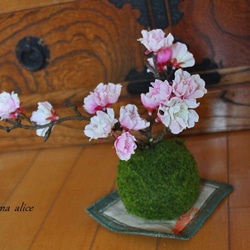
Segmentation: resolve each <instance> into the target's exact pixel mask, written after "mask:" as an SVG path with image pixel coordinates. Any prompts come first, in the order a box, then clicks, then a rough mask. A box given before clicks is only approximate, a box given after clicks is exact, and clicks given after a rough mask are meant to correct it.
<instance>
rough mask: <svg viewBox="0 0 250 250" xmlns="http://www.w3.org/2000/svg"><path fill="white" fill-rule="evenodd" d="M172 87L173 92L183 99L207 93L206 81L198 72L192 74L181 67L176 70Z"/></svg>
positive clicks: (194, 97) (199, 96)
mask: <svg viewBox="0 0 250 250" xmlns="http://www.w3.org/2000/svg"><path fill="white" fill-rule="evenodd" d="M172 87H173V93H174V94H175V95H176V96H178V97H180V98H183V99H196V98H201V97H203V96H204V94H206V93H207V90H206V88H205V82H204V81H203V80H202V79H201V78H200V76H199V75H198V74H196V75H190V74H189V73H188V72H186V71H183V70H181V69H178V70H177V71H176V72H175V79H174V80H173V85H172Z"/></svg>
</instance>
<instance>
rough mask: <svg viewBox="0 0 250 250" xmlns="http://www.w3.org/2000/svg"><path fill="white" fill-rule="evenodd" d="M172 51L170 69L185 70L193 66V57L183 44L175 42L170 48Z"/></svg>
mask: <svg viewBox="0 0 250 250" xmlns="http://www.w3.org/2000/svg"><path fill="white" fill-rule="evenodd" d="M170 48H171V50H172V59H171V61H172V67H173V68H174V69H176V68H187V67H192V66H194V63H195V61H194V57H193V54H192V53H190V52H189V51H188V49H187V46H186V45H185V44H184V43H180V42H176V43H174V44H173V45H172V46H171V47H170Z"/></svg>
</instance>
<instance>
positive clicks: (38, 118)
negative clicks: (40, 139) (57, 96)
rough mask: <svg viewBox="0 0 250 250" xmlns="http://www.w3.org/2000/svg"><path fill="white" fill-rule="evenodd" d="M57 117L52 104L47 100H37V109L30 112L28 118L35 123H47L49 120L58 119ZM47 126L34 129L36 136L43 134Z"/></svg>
mask: <svg viewBox="0 0 250 250" xmlns="http://www.w3.org/2000/svg"><path fill="white" fill-rule="evenodd" d="M58 119H59V117H58V116H57V115H56V112H55V111H54V109H53V107H52V105H51V104H50V103H49V102H38V109H37V111H33V112H32V116H31V118H30V120H31V121H32V122H35V123H36V124H37V125H44V124H48V123H50V122H51V121H56V120H58ZM48 129H49V128H48V127H47V128H41V129H37V130H36V134H37V135H38V136H45V134H46V132H47V130H48Z"/></svg>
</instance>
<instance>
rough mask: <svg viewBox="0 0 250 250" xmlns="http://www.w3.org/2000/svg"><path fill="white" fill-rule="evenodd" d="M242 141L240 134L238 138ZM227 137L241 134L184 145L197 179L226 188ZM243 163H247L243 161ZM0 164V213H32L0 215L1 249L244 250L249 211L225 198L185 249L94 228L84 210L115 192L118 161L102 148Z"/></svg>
mask: <svg viewBox="0 0 250 250" xmlns="http://www.w3.org/2000/svg"><path fill="white" fill-rule="evenodd" d="M249 134H250V132H249V131H247V132H244V135H245V138H248V136H249ZM229 137H231V138H234V141H237V138H238V140H239V141H242V140H243V139H242V132H231V133H230V134H229V133H219V134H218V133H216V134H210V135H203V136H188V137H186V138H185V139H186V144H187V146H188V148H189V149H190V151H191V153H193V154H194V156H195V158H196V161H197V163H198V165H199V169H200V174H201V176H202V177H205V178H210V179H214V180H218V181H223V182H227V179H228V176H230V172H231V170H232V168H231V164H234V165H235V168H234V171H237V167H236V166H239V163H240V161H239V162H238V161H234V162H232V161H231V163H230V157H233V158H235V159H236V158H237V155H238V149H237V147H234V149H233V150H231V149H232V147H229V144H230V143H229V141H230V140H231V139H229ZM231 141H232V140H231ZM236 145H237V143H236ZM229 148H231V149H230V150H229ZM235 149H236V150H235ZM37 153H38V154H37ZM229 156H230V157H229ZM246 157H247V159H248V161H249V154H247V155H246ZM19 158H20V161H19V162H18V159H19ZM29 158H30V161H27V162H26V160H25V159H29ZM32 158H33V161H32V162H31V159H32ZM0 159H1V162H3V163H4V164H3V165H0V166H1V168H0V169H1V175H0V177H1V181H2V180H4V179H5V181H4V182H3V183H2V185H0V194H1V197H6V196H9V199H8V201H7V202H6V205H7V204H10V205H11V206H16V205H17V204H18V203H20V202H22V201H26V202H27V203H30V204H31V205H32V204H33V205H35V210H34V211H33V212H32V213H30V214H26V213H24V212H22V213H21V212H20V213H14V212H0V220H1V223H0V233H1V234H0V235H1V236H0V245H1V248H2V249H6V250H9V249H20V250H22V249H31V250H33V249H35V250H40V249H62V250H64V249H74V250H84V249H92V250H93V249H98V250H107V249H110V250H116V249H118V248H119V249H121V250H123V249H124V250H125V249H152V250H162V249H168V250H178V249H187V250H189V249H192V250H200V249H204V250H214V249H220V250H221V249H222V250H228V249H229V248H230V249H233V250H234V249H237V250H238V249H242V250H245V249H248V246H249V237H248V234H249V233H248V232H249V230H250V224H249V212H250V211H249V207H243V206H242V204H241V205H240V206H238V207H237V208H234V207H233V208H230V207H229V204H228V198H226V199H224V200H223V201H222V202H221V203H220V205H219V206H218V207H217V208H216V209H215V211H214V212H213V214H212V215H211V216H210V217H209V218H208V220H207V221H206V222H205V223H204V225H203V226H202V228H201V229H200V230H199V232H198V233H197V234H196V235H195V236H194V238H192V239H190V240H188V241H183V240H172V239H165V238H158V239H157V238H153V237H145V236H140V235H129V234H118V233H114V232H111V231H108V230H107V229H106V228H104V227H102V226H101V225H98V223H97V222H96V221H95V220H94V219H93V218H91V217H90V216H89V215H88V214H87V213H86V211H85V210H86V208H87V207H88V206H90V205H91V204H92V203H94V202H96V201H97V200H99V199H100V198H101V197H102V196H103V195H105V194H107V193H109V192H110V191H111V190H113V189H114V187H115V185H114V181H115V173H116V164H117V161H118V158H117V156H116V155H115V151H114V149H112V148H111V147H109V146H107V145H103V144H100V145H95V146H88V147H85V146H81V147H69V148H65V149H49V150H38V151H34V152H32V151H23V152H18V153H17V152H10V153H1V154H0ZM228 160H229V161H228ZM17 166H18V167H17ZM28 166H30V167H29V170H28V171H26V174H25V176H24V177H23V178H22V180H21V181H20V179H19V178H17V176H21V175H23V172H22V171H21V169H26V168H27V167H28ZM229 166H230V167H229ZM17 169H19V170H17ZM11 170H13V171H11ZM15 170H17V173H16V172H15ZM21 172H22V173H21ZM8 180H9V181H10V183H12V187H13V186H17V188H15V189H14V190H13V192H11V195H9V191H10V189H8V188H5V185H7V181H8ZM241 180H242V179H239V184H240V183H241ZM15 182H16V184H15ZM231 196H232V194H230V196H229V197H230V203H231ZM1 197H0V198H1Z"/></svg>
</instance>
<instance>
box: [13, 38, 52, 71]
mask: <svg viewBox="0 0 250 250" xmlns="http://www.w3.org/2000/svg"><path fill="white" fill-rule="evenodd" d="M42 43H43V40H42V39H40V38H37V37H32V36H29V37H24V38H23V39H21V40H20V41H19V42H18V44H17V46H16V57H17V59H18V61H19V62H20V64H21V65H22V66H23V67H24V68H25V69H27V70H30V71H36V70H39V69H42V68H44V67H45V66H47V65H48V59H49V58H50V53H49V49H48V47H47V46H46V45H42Z"/></svg>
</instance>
